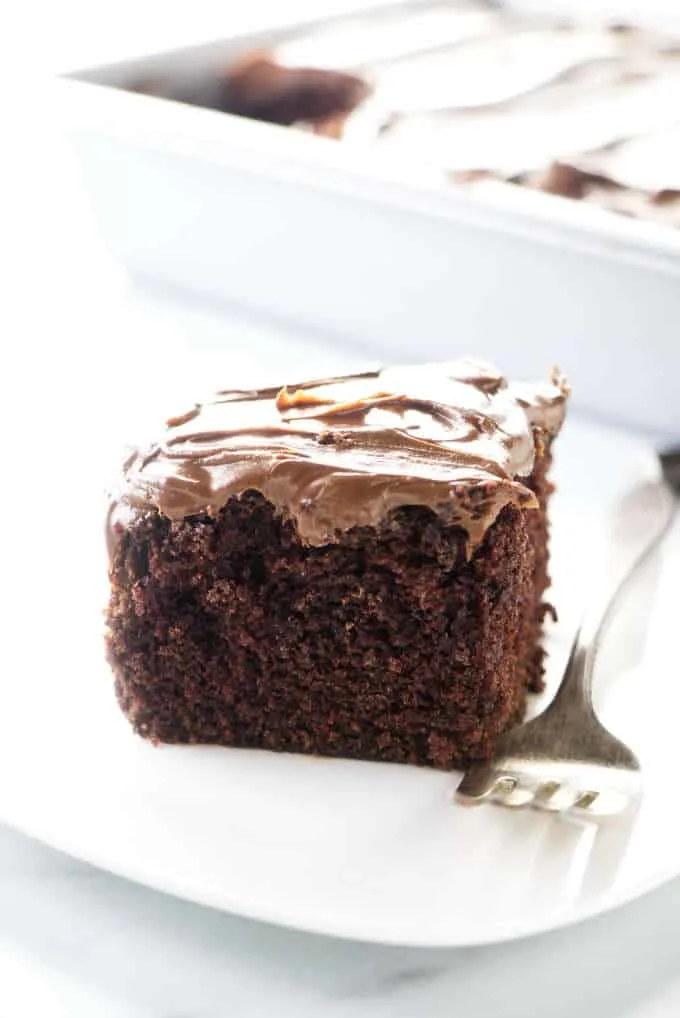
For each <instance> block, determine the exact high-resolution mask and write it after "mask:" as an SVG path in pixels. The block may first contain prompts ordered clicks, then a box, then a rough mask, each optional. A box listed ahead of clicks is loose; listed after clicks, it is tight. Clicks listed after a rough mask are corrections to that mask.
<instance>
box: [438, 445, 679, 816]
mask: <svg viewBox="0 0 680 1018" xmlns="http://www.w3.org/2000/svg"><path fill="white" fill-rule="evenodd" d="M661 468H662V471H663V478H662V477H661V476H660V477H659V479H658V480H656V481H650V482H647V483H645V484H641V485H639V486H638V487H636V488H635V490H634V491H632V492H631V493H630V494H629V495H628V496H626V498H625V499H624V500H623V501H622V502H621V503H620V505H619V506H618V512H617V514H616V521H615V524H616V530H617V533H615V535H614V537H615V540H614V545H615V547H616V552H617V563H616V568H615V569H614V574H613V575H611V576H609V577H607V579H608V584H607V586H606V587H605V589H604V590H603V592H602V594H601V595H600V596H599V597H596V598H594V599H593V601H592V603H591V607H590V608H589V610H588V611H587V612H586V614H585V615H584V617H583V620H582V622H581V625H580V627H579V630H578V632H577V634H576V638H575V640H574V643H573V645H572V649H571V653H570V656H569V661H568V663H567V666H566V669H565V672H564V675H563V677H562V681H561V682H560V685H559V687H558V689H557V692H556V694H555V697H554V699H553V700H552V702H551V703H550V705H549V706H548V707H547V708H546V710H544V711H543V713H542V714H540V715H539V716H538V717H537V718H534V719H533V720H531V721H528V722H526V723H525V724H523V725H520V726H519V727H518V728H514V729H512V730H511V731H509V732H508V733H507V734H506V735H504V736H502V737H501V739H500V741H499V743H498V745H497V747H496V751H495V754H494V757H493V759H492V760H491V761H490V762H489V763H488V764H477V765H475V766H473V767H470V768H469V769H468V770H467V771H466V773H465V775H464V776H463V779H462V781H461V782H460V784H459V786H458V789H457V792H456V799H457V800H458V802H461V803H464V804H466V805H476V804H479V803H484V802H494V803H499V804H500V805H504V806H512V807H521V806H531V807H533V808H536V809H542V810H548V811H551V812H564V811H569V812H573V813H576V814H580V815H592V816H608V815H612V814H615V813H619V812H621V811H622V810H624V809H625V808H626V807H627V806H628V805H629V804H630V803H631V802H633V801H634V800H635V799H636V798H637V797H638V794H639V791H640V787H641V773H640V763H639V761H638V759H637V757H636V756H635V754H634V753H633V751H632V750H631V749H629V747H628V746H626V745H625V744H624V743H623V742H621V741H620V740H619V739H617V738H615V737H614V736H613V735H612V734H611V733H610V732H609V731H607V729H606V728H605V727H604V726H603V725H602V724H601V723H600V721H599V720H598V718H597V715H596V713H595V710H594V707H593V703H592V697H591V689H592V679H593V668H594V664H595V658H596V654H597V649H598V644H599V642H600V639H601V637H602V635H603V633H604V631H605V629H606V626H607V624H608V622H609V621H610V619H611V617H612V615H613V609H614V607H615V605H616V603H617V601H618V597H619V594H620V593H621V591H622V590H623V588H624V586H625V585H626V582H627V580H628V579H629V578H630V577H631V575H632V573H633V572H634V571H635V570H636V568H637V566H638V565H640V564H641V562H642V561H643V559H644V558H645V557H646V556H647V554H648V553H649V552H650V551H651V549H652V548H653V547H654V546H655V545H656V544H657V542H658V541H659V540H660V539H661V537H662V536H663V535H664V533H665V532H666V529H667V527H668V525H669V524H670V522H671V520H672V518H673V514H674V510H675V498H674V494H673V492H674V491H676V492H677V491H680V451H675V450H673V451H672V452H669V453H666V454H662V456H661Z"/></svg>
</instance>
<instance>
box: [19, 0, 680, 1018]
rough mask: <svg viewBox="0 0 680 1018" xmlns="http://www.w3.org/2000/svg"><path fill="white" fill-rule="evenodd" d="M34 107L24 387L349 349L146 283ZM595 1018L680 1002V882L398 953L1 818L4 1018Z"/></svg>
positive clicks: (310, 365) (27, 100)
mask: <svg viewBox="0 0 680 1018" xmlns="http://www.w3.org/2000/svg"><path fill="white" fill-rule="evenodd" d="M71 6H72V7H73V4H71ZM76 6H77V5H76ZM151 6H153V5H148V7H149V8H150V7H151ZM197 6H198V7H201V8H202V9H203V8H205V9H207V6H208V5H206V4H203V5H201V4H199V5H197ZM210 6H214V5H210ZM60 9H61V8H60ZM81 42H82V40H81ZM53 57H54V54H53ZM55 61H56V62H57V63H58V62H59V61H58V60H57V59H56V57H54V61H53V62H55ZM4 69H5V71H6V70H7V66H6V65H5V68H4ZM22 103H23V105H22V107H21V111H20V114H21V115H20V116H17V117H15V118H14V120H13V121H11V122H10V123H9V125H8V126H6V132H5V141H6V148H5V152H6V155H4V156H3V163H4V165H3V171H4V173H3V176H4V180H3V184H4V186H3V187H2V189H0V221H1V222H2V230H1V231H0V250H1V251H2V253H3V255H4V259H3V262H4V265H5V272H6V273H7V269H8V267H10V271H11V275H10V277H9V282H10V285H9V286H6V287H4V288H3V298H2V301H1V302H0V335H2V337H3V369H2V375H1V377H0V386H1V387H2V389H3V391H4V392H5V393H7V392H8V391H9V388H10V387H12V388H18V389H21V390H24V391H28V390H29V389H30V391H31V393H32V394H33V395H34V401H33V402H34V405H39V403H38V402H37V400H38V398H39V394H40V390H41V387H54V385H55V384H59V379H60V378H62V377H64V372H67V371H69V370H73V356H72V355H73V352H74V350H76V349H77V356H78V370H79V371H80V372H81V373H82V374H83V375H84V376H85V377H86V378H90V379H91V380H92V382H93V384H92V385H90V386H89V387H88V388H87V389H86V392H85V395H84V399H85V401H86V400H87V399H101V398H105V393H104V392H103V390H102V388H101V387H98V386H97V385H96V384H95V382H96V381H97V380H98V379H100V378H101V377H102V372H103V371H105V372H106V374H107V377H108V379H109V381H110V382H111V385H110V386H109V388H110V389H114V388H115V380H116V378H117V377H120V378H122V377H123V374H125V373H126V371H127V368H126V366H127V365H129V363H130V362H129V356H130V355H131V354H132V353H133V352H134V356H135V366H136V376H137V382H138V384H139V385H140V386H142V387H143V386H145V385H147V384H148V380H149V378H150V377H153V372H154V370H155V364H156V363H157V361H158V357H159V356H160V355H162V356H164V357H166V358H167V357H171V356H173V355H174V354H175V353H176V354H180V353H181V352H182V350H184V349H186V347H187V345H188V344H189V343H190V344H191V348H192V352H195V351H196V350H202V351H203V352H205V353H206V354H208V355H212V354H213V353H214V348H215V342H216V339H217V335H218V333H219V337H220V343H221V344H222V345H223V344H224V342H225V337H226V340H227V341H229V339H230V338H233V344H232V345H231V350H230V357H231V359H232V362H233V363H235V364H237V365H239V366H241V365H243V366H248V364H250V363H257V361H258V359H261V358H262V357H264V356H266V357H267V359H268V360H269V362H270V364H271V363H272V358H276V357H279V358H284V357H285V360H286V363H287V365H288V367H289V368H292V367H294V366H295V365H296V364H297V363H298V362H299V363H300V364H302V362H303V361H304V364H305V369H306V370H314V371H316V370H319V371H323V370H324V368H325V366H326V364H330V362H331V359H332V360H333V363H337V357H335V356H334V355H333V354H332V351H330V350H328V349H323V348H319V347H316V346H315V347H314V348H313V349H312V348H310V346H309V344H308V342H307V341H306V340H305V338H304V337H301V336H293V335H286V334H284V333H282V332H281V331H280V330H272V329H271V328H264V327H262V326H261V325H255V324H253V323H251V322H247V321H245V320H243V319H242V317H240V316H239V315H238V314H236V312H234V314H233V315H227V316H226V317H225V316H224V315H216V314H214V313H211V314H207V313H205V312H204V311H203V310H202V309H198V308H196V307H190V306H188V305H181V306H180V304H178V302H177V299H176V298H172V299H171V298H170V297H169V295H168V294H158V293H156V294H151V293H149V292H146V293H141V292H139V291H136V290H134V288H132V287H131V286H130V284H129V282H128V281H127V280H126V279H125V278H124V276H123V275H122V273H121V272H120V271H119V270H118V269H117V268H116V267H115V266H114V265H112V264H110V263H109V261H108V256H107V254H106V252H105V251H103V250H102V249H100V247H99V244H98V239H97V234H96V229H95V227H94V225H93V224H92V223H91V222H90V220H89V216H88V212H87V207H86V204H85V202H84V200H83V197H82V195H81V194H80V190H79V186H78V182H77V174H76V172H75V168H74V167H73V166H72V164H71V163H70V161H69V156H68V154H67V153H65V152H64V151H63V150H62V149H61V147H60V144H59V142H58V140H57V139H56V138H55V137H53V135H52V132H51V131H50V125H49V122H48V121H49V116H48V115H46V112H45V107H44V94H39V93H38V92H36V93H35V95H32V94H31V90H30V89H27V90H26V92H25V94H24V95H23V98H22ZM16 112H17V111H16V109H15V113H16ZM7 278H8V277H7V275H6V276H5V281H6V282H7ZM141 330H143V333H144V336H145V339H146V343H145V347H144V350H140V349H139V342H138V337H139V335H140V332H141ZM357 355H359V354H358V352H357ZM348 356H349V353H348ZM272 366H275V365H272ZM29 370H30V375H29V373H28V372H29ZM127 374H128V376H129V372H127ZM28 378H30V385H29V383H28V381H27V379H28ZM126 381H127V384H128V385H131V384H134V379H132V380H131V379H130V378H129V377H127V379H126ZM5 508H6V507H5V506H4V505H3V507H2V509H5ZM0 512H2V510H0ZM2 678H3V676H0V682H2ZM2 780H8V777H7V776H6V775H4V776H3V777H2ZM669 822H670V821H669ZM575 1014H580V1015H582V1016H583V1018H590V1016H593V1018H665V1016H671V1015H678V1014H680V881H675V882H673V883H671V884H668V885H667V886H665V887H663V888H661V889H659V890H658V891H655V892H654V893H652V894H649V895H647V896H646V897H644V898H643V899H640V900H639V901H637V902H634V903H632V904H630V905H628V906H626V907H624V908H621V909H620V910H618V911H616V912H615V913H612V914H610V915H607V916H601V917H599V918H597V919H594V920H591V921H589V922H587V923H585V924H582V925H579V926H576V927H573V928H570V929H565V930H561V931H559V932H555V933H551V934H548V935H545V936H542V937H539V938H532V939H528V940H524V941H517V942H513V943H509V944H506V945H500V946H496V947H487V948H475V949H465V950H457V951H444V950H437V951H425V950H412V949H399V948H387V947H385V948H381V947H375V946H366V945H361V944H357V943H351V942H342V941H335V940H331V939H325V938H322V937H312V936H309V935H306V934H302V933H296V932H291V931H286V930H283V929H277V928H274V927H270V926H266V925H262V924H258V923H254V922H251V921H247V920H242V919H239V918H236V917H233V916H229V915H224V914H220V913H218V912H215V911H211V910H209V909H204V908H200V907H197V906H194V905H191V904H188V903H185V902H182V901H178V900H176V899H173V898H171V897H168V896H165V895H162V894H159V893H157V892H154V891H151V890H148V889H146V888H144V887H140V886H137V885H135V884H132V883H129V882H127V881H125V880H122V879H119V878H116V877H114V876H111V875H109V874H107V873H104V872H100V871H98V870H96V869H94V868H92V867H90V866H87V865H85V864H82V863H80V862H78V861H76V860H73V859H71V858H69V857H67V856H64V855H62V854H60V853H58V852H56V851H54V850H52V849H50V848H48V847H46V846H43V845H41V844H39V843H37V842H35V841H32V840H30V839H28V838H26V837H25V836H23V835H22V834H20V833H18V832H16V831H14V830H12V829H10V828H7V827H3V826H2V825H0V1018H5V1016H7V1018H23V1016H29V1015H30V1016H31V1018H33V1016H36V1015H40V1018H94V1016H96V1018H142V1016H144V1018H146V1016H148V1018H217V1016H226V1015H230V1016H231V1015H234V1016H239V1018H248V1016H262V1018H265V1016H269V1015H271V1016H275V1018H306V1016H307V1015H309V1016H310V1018H311V1016H315V1018H316V1016H318V1015H328V1016H347V1018H362V1016H366V1018H369V1016H370V1018H380V1016H390V1018H400V1016H403V1018H421V1016H422V1018H437V1016H440V1015H441V1016H442V1018H443V1016H445V1015H446V1016H447V1018H448V1016H451V1015H465V1016H475V1015H480V1016H484V1018H545V1016H547V1015H550V1016H551V1018H573V1016H574V1015H575Z"/></svg>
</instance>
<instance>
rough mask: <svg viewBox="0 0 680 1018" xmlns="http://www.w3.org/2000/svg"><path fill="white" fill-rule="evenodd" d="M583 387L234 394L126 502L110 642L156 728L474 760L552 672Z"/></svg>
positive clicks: (137, 707)
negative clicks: (563, 445)
mask: <svg viewBox="0 0 680 1018" xmlns="http://www.w3.org/2000/svg"><path fill="white" fill-rule="evenodd" d="M567 394H568V386H567V385H566V383H565V382H564V380H563V379H561V378H560V377H559V375H557V374H555V376H554V379H553V381H552V382H551V383H537V384H535V385H523V384H514V385H510V384H509V383H508V382H507V380H506V379H505V378H504V377H503V376H502V375H500V374H499V373H498V372H496V371H495V369H492V368H491V367H489V366H488V365H482V364H478V363H475V362H471V361H457V362H451V363H448V364H443V365H429V366H427V365H426V366H421V367H416V368H402V369H391V370H387V371H383V372H369V373H365V374H362V375H356V376H350V377H346V378H342V379H337V378H336V379H327V380H323V381H320V382H309V383H302V384H301V385H298V386H296V387H294V388H293V389H288V388H286V387H284V388H283V389H281V390H277V389H260V390H247V391H242V390H230V391H228V392H220V393H217V394H216V395H215V396H213V397H212V398H211V399H210V400H207V401H205V402H203V403H196V404H195V405H194V406H193V407H192V408H191V409H189V410H188V411H187V412H186V413H184V414H181V415H179V416H177V417H174V418H171V419H170V420H169V421H168V424H167V428H166V431H165V433H164V434H163V436H162V437H160V438H159V440H158V441H157V442H155V443H153V444H151V445H149V446H147V447H146V448H143V449H139V450H137V451H136V452H135V453H133V454H132V455H131V456H130V457H129V458H128V460H127V461H126V463H125V465H124V468H123V471H122V477H121V483H120V486H119V490H118V491H117V492H116V494H115V496H114V498H113V499H112V504H111V511H110V514H109V524H108V532H109V539H110V554H111V561H110V580H111V597H110V602H109V608H108V619H107V621H108V653H109V659H110V661H111V664H112V666H113V670H114V674H115V685H116V693H117V697H118V700H119V703H120V706H121V708H122V710H123V711H124V713H125V715H126V716H127V718H128V719H129V721H130V722H131V724H132V725H133V727H134V729H135V730H136V731H137V732H138V733H139V734H140V735H142V736H144V737H145V738H148V739H151V740H153V741H156V742H186V743H216V744H221V745H231V746H241V747H253V748H264V749H270V750H284V751H298V752H304V753H315V754H323V755H329V756H345V757H356V758H360V759H365V760H383V761H395V762H407V763H415V764H423V765H428V766H434V767H439V768H448V767H453V766H465V765H467V764H469V763H470V762H472V761H476V760H483V759H485V758H487V757H488V756H489V755H490V754H491V752H492V751H493V746H494V742H495V739H496V738H497V736H498V734H499V733H500V732H501V731H503V730H504V729H505V728H507V727H508V726H509V725H511V724H513V723H515V722H516V721H518V720H519V719H520V718H521V716H522V713H523V710H524V706H525V702H526V696H527V691H528V690H529V689H539V688H540V686H541V675H542V656H543V652H542V648H541V632H542V622H543V616H544V613H545V607H544V605H543V595H544V591H545V589H546V587H547V584H548V570H547V565H548V548H547V538H548V529H547V500H548V495H549V492H550V484H549V481H548V478H547V472H548V467H549V463H550V446H551V443H552V440H553V438H554V436H555V435H556V434H557V432H558V431H559V429H560V427H561V424H562V420H563V417H564V411H565V403H566V398H567Z"/></svg>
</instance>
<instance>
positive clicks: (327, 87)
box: [146, 0, 680, 227]
mask: <svg viewBox="0 0 680 1018" xmlns="http://www.w3.org/2000/svg"><path fill="white" fill-rule="evenodd" d="M643 6H644V5H642V6H641V7H640V12H639V21H640V23H639V24H637V25H634V24H631V25H627V26H626V25H622V24H620V23H617V22H616V21H614V20H612V19H611V18H609V19H607V17H606V16H605V15H604V14H603V15H602V16H601V17H598V15H597V12H594V13H593V14H592V15H591V14H590V13H589V15H588V17H587V18H582V19H579V18H578V17H574V18H571V19H564V18H559V17H556V16H555V14H554V13H551V12H547V13H541V12H539V11H537V10H533V11H522V10H518V9H517V8H514V7H513V5H511V4H504V3H502V2H498V3H489V2H488V0H446V2H442V0H433V2H431V3H421V4H418V5H416V6H409V7H404V6H403V5H401V6H395V7H394V8H390V7H387V8H384V9H380V10H373V11H366V12H362V13H359V14H353V15H351V16H349V17H345V18H337V17H336V18H331V19H329V20H328V21H327V22H326V23H324V24H322V25H320V26H316V27H314V28H311V29H310V28H306V29H301V30H300V31H299V32H294V33H293V34H292V35H290V36H288V37H286V38H285V39H283V40H282V41H281V42H280V43H279V44H278V45H276V46H275V47H274V49H273V51H272V52H271V53H267V54H263V53H251V54H247V55H245V56H244V57H241V58H239V59H238V60H237V61H235V62H234V63H232V64H231V65H229V66H226V67H223V68H221V69H217V70H206V71H197V73H196V75H195V76H194V77H193V78H191V77H189V78H187V77H186V75H185V76H181V75H176V76H174V77H172V78H170V79H168V80H166V81H156V82H151V83H148V87H147V88H146V90H147V91H151V92H153V93H155V94H157V95H159V96H164V97H167V98H173V99H179V100H181V101H183V102H189V103H193V104H195V105H198V106H207V107H209V108H210V109H216V110H223V111H226V112H229V113H236V114H239V115H243V116H247V117H252V118H254V119H258V120H266V121H270V122H274V123H277V124H284V125H295V126H296V127H299V128H302V129H304V130H307V131H309V130H311V131H314V132H315V133H320V134H326V135H332V136H334V137H338V138H339V137H342V138H344V139H346V140H347V141H349V142H351V143H352V144H353V145H355V146H356V145H357V144H360V145H365V146H366V150H367V151H370V149H372V148H375V149H378V150H382V151H383V153H384V154H385V155H388V154H389V155H390V156H391V157H392V158H393V159H394V161H395V162H396V163H398V162H399V161H401V160H403V159H404V158H406V159H408V160H412V158H413V153H417V154H418V158H419V159H422V160H424V161H426V162H427V163H428V164H430V165H431V166H435V167H438V168H439V169H440V170H441V172H442V179H443V181H446V180H451V181H452V182H455V183H456V184H457V185H459V186H463V187H465V188H470V187H474V188H475V189H477V190H479V189H493V188H494V187H495V186H497V184H498V182H499V181H502V182H503V183H504V184H505V185H519V186H521V187H524V188H531V189H534V190H540V191H545V192H548V193H551V194H558V195H561V196H563V197H566V198H570V199H575V200H579V201H583V202H588V203H590V204H594V205H599V206H601V207H604V208H607V209H609V210H612V211H615V212H618V213H623V214H625V215H628V216H634V217H637V218H643V219H647V220H654V221H657V222H659V223H662V224H665V225H669V226H676V227H677V226H680V162H679V160H678V152H680V44H679V43H678V38H677V25H676V26H675V35H673V33H672V31H668V32H666V33H664V32H663V31H660V30H659V31H655V30H652V29H651V28H650V27H649V24H650V22H651V20H652V19H651V15H650V14H646V12H645V11H644V9H643ZM645 18H646V23H645ZM670 20H671V21H672V19H670ZM661 27H663V26H661Z"/></svg>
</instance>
